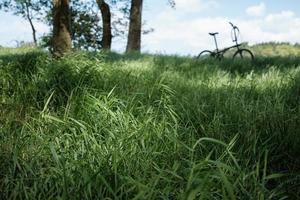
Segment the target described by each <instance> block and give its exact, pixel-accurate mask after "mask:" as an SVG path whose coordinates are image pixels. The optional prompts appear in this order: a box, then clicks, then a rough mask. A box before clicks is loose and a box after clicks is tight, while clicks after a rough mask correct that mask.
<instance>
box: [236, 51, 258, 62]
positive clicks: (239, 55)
mask: <svg viewBox="0 0 300 200" xmlns="http://www.w3.org/2000/svg"><path fill="white" fill-rule="evenodd" d="M233 59H234V60H236V59H249V60H254V55H253V53H252V52H251V51H250V50H249V49H239V50H237V51H236V52H235V53H234V55H233Z"/></svg>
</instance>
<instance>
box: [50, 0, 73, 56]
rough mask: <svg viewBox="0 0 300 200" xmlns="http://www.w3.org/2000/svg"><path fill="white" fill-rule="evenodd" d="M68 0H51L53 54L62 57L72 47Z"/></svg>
mask: <svg viewBox="0 0 300 200" xmlns="http://www.w3.org/2000/svg"><path fill="white" fill-rule="evenodd" d="M70 22H71V15H70V8H69V0H53V41H52V42H53V56H54V57H62V56H63V55H64V54H66V53H68V52H70V51H71V49H72V40H71V25H70Z"/></svg>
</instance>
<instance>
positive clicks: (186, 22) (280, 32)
mask: <svg viewBox="0 0 300 200" xmlns="http://www.w3.org/2000/svg"><path fill="white" fill-rule="evenodd" d="M177 12H180V11H176V10H175V11H171V10H168V11H166V12H162V13H161V14H160V15H158V16H156V17H155V18H154V19H152V20H149V25H150V26H151V27H153V28H154V29H155V32H154V33H151V34H149V35H146V36H144V37H143V50H144V51H149V52H155V53H158V52H159V53H167V54H185V55H186V54H190V55H196V54H198V53H199V52H200V51H201V50H204V49H214V41H213V38H212V37H211V36H209V35H208V32H215V31H219V33H220V34H219V35H218V36H217V38H218V41H219V46H220V47H221V48H222V47H226V46H229V45H232V44H233V43H232V41H231V33H230V31H231V27H230V25H229V24H228V21H233V22H234V23H235V24H236V25H238V26H239V28H240V30H241V41H242V42H249V44H256V43H261V42H268V41H277V42H291V43H300V17H298V16H296V14H295V13H293V12H291V11H282V12H279V13H272V14H268V15H266V16H265V17H261V18H251V19H245V18H242V17H241V18H235V19H228V18H225V17H205V18H201V17H198V18H189V19H186V18H182V17H178V14H177ZM181 14H182V13H181Z"/></svg>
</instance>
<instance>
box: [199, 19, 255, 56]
mask: <svg viewBox="0 0 300 200" xmlns="http://www.w3.org/2000/svg"><path fill="white" fill-rule="evenodd" d="M229 24H230V25H231V27H232V30H231V39H232V42H234V43H235V44H234V45H233V46H230V47H227V48H224V49H221V50H220V49H219V47H218V41H217V37H216V35H217V34H218V32H216V33H209V35H211V36H213V37H214V42H215V46H216V49H215V50H213V51H210V50H204V51H202V52H200V54H199V55H198V56H197V58H200V57H201V55H204V56H207V55H210V57H214V58H217V59H219V60H220V59H222V58H223V57H224V54H225V53H226V52H227V51H228V50H230V49H233V48H236V51H235V52H233V59H235V58H246V57H248V58H250V59H251V60H253V59H254V55H253V53H252V52H251V51H250V50H249V49H246V48H243V47H241V46H242V44H240V43H239V42H238V36H239V33H240V30H239V28H238V27H237V26H235V25H233V24H232V23H231V22H229Z"/></svg>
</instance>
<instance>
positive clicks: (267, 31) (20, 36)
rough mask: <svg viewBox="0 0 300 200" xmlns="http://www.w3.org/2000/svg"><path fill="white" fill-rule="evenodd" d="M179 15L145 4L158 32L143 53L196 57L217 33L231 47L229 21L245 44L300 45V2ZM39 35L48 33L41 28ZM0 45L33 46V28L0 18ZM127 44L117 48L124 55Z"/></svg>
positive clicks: (257, 2)
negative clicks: (238, 28) (212, 34)
mask: <svg viewBox="0 0 300 200" xmlns="http://www.w3.org/2000/svg"><path fill="white" fill-rule="evenodd" d="M176 3H177V6H176V8H175V9H172V8H170V7H169V6H168V5H167V0H145V4H144V13H143V18H144V20H146V21H147V25H148V27H151V28H154V29H155V31H154V32H153V33H151V34H149V35H146V36H143V39H142V49H143V51H144V52H151V53H164V54H181V55H196V54H197V53H198V52H199V51H201V50H203V49H207V48H208V49H212V48H214V44H213V41H212V38H211V37H210V36H209V35H208V34H207V33H208V32H212V31H218V32H220V35H219V36H218V41H219V43H220V46H221V47H225V46H228V45H231V44H232V42H231V40H230V26H229V25H228V21H232V22H234V23H235V24H237V25H238V26H239V27H240V29H241V37H240V39H241V41H243V42H249V43H250V44H255V43H260V42H268V41H276V42H291V43H300V1H299V0H264V1H261V0H176ZM36 26H37V30H38V33H39V35H42V34H43V33H45V32H47V31H48V30H49V28H48V27H47V26H45V25H43V24H37V25H36ZM0 27H1V29H0V45H2V46H13V45H15V44H16V42H15V41H16V40H17V41H21V40H23V41H30V40H31V32H30V26H29V25H28V23H27V22H26V21H23V20H21V19H20V18H19V17H15V16H13V15H12V14H9V13H3V12H0ZM124 43H125V41H123V42H122V41H121V42H120V41H119V40H118V41H115V42H114V44H113V48H114V49H115V50H117V51H123V50H124V48H125V47H124Z"/></svg>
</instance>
